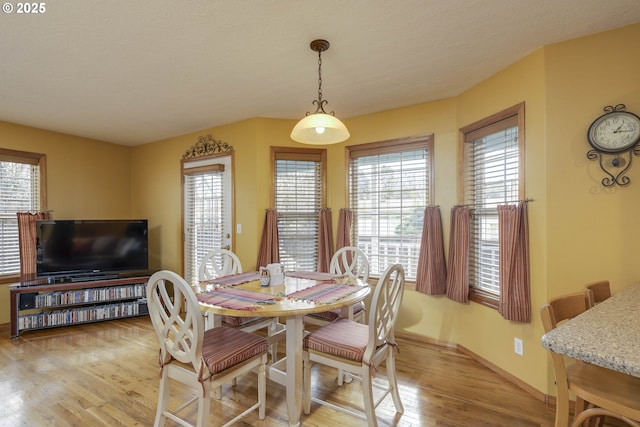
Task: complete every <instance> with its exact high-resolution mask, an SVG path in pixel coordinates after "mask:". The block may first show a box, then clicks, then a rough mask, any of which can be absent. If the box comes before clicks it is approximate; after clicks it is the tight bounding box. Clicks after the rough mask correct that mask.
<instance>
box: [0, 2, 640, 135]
mask: <svg viewBox="0 0 640 427" xmlns="http://www.w3.org/2000/svg"><path fill="white" fill-rule="evenodd" d="M13 4H14V5H17V3H13ZM45 7H46V11H45V12H44V13H42V14H28V15H27V14H18V13H17V12H16V10H14V11H13V12H12V13H1V14H0V121H6V122H12V123H17V124H23V125H27V126H32V127H36V128H43V129H48V130H53V131H58V132H63V133H68V134H72V135H80V136H84V137H88V138H94V139H98V140H102V141H108V142H113V143H117V144H123V145H138V144H143V143H147V142H152V141H157V140H160V139H164V138H169V137H173V136H177V135H182V134H185V133H189V132H194V131H198V130H201V129H206V128H209V127H213V126H218V125H222V124H227V123H232V122H236V121H239V120H244V119H248V118H253V117H270V118H286V119H298V118H300V117H302V116H303V115H304V113H305V112H306V111H308V110H313V109H314V108H313V106H312V105H311V102H312V101H313V100H314V99H316V97H317V77H318V76H317V65H318V64H317V54H316V53H314V52H312V51H311V50H310V48H309V43H310V42H311V40H313V39H316V38H325V39H327V40H329V42H330V43H331V48H330V49H329V50H328V51H327V52H325V53H323V55H322V60H323V61H322V62H323V63H322V78H323V86H322V88H323V96H324V99H326V100H327V101H328V102H329V104H328V106H327V110H334V111H335V112H336V115H337V116H338V117H340V118H342V119H348V118H349V117H353V116H359V115H362V114H367V113H373V112H377V111H383V110H387V109H390V108H395V107H400V106H406V105H411V104H417V103H421V102H426V101H430V100H435V99H441V98H446V97H450V96H455V95H458V94H459V93H461V92H462V91H464V90H466V89H468V88H469V87H471V86H473V85H474V84H476V83H478V82H480V81H482V80H483V79H485V78H487V77H488V76H490V75H492V74H493V73H495V72H496V71H498V70H500V69H502V68H504V67H506V66H508V65H509V64H512V63H513V62H515V61H517V60H518V59H520V58H522V57H524V56H526V55H527V54H529V53H531V52H533V51H534V50H535V49H538V48H540V47H542V46H544V45H547V44H551V43H554V42H558V41H562V40H567V39H572V38H576V37H580V36H584V35H586V34H591V33H596V32H600V31H604V30H607V29H611V28H616V27H621V26H624V25H628V24H632V23H636V22H640V0H607V1H603V0H400V1H388V0H350V1H344V0H324V1H322V2H317V1H310V0H242V1H241V0H237V1H234V0H224V1H222V0H193V1H184V0H182V1H176V0H135V1H132V0H65V1H48V2H45ZM0 143H1V140H0Z"/></svg>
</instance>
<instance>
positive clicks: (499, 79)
mask: <svg viewBox="0 0 640 427" xmlns="http://www.w3.org/2000/svg"><path fill="white" fill-rule="evenodd" d="M639 43H640V24H636V25H633V26H629V27H625V28H621V29H617V30H613V31H609V32H606V33H602V34H597V35H593V36H589V37H585V38H581V39H577V40H571V41H567V42H563V43H558V44H555V45H551V46H547V47H544V48H541V49H539V50H538V51H536V52H534V53H532V54H529V55H527V56H526V57H525V58H523V59H522V60H520V61H518V62H516V63H515V64H512V65H511V66H509V67H507V68H505V69H504V70H502V71H501V72H499V73H497V74H496V75H494V76H491V77H490V78H487V79H486V80H484V81H483V82H481V83H479V84H477V85H476V86H474V87H473V88H471V89H469V90H467V91H465V92H464V93H462V94H460V95H458V96H456V97H454V98H450V99H444V100H440V101H435V102H429V103H424V104H419V105H413V106H407V107H404V108H399V109H395V110H392V111H385V112H381V113H377V114H371V115H367V116H361V117H356V118H351V119H348V120H345V124H346V125H347V127H348V128H349V129H350V131H351V135H352V137H351V138H350V139H349V140H348V141H347V142H346V143H342V144H337V145H333V146H329V147H327V150H328V182H327V187H328V206H329V207H330V208H332V211H333V219H334V228H335V225H336V224H337V215H338V211H339V209H340V208H341V207H344V206H345V205H346V200H345V199H346V180H345V148H344V147H345V146H347V145H354V144H360V143H366V142H372V141H380V140H386V139H392V138H398V137H405V136H413V135H426V134H433V135H434V141H435V148H434V156H435V196H434V200H433V202H434V203H435V204H438V205H439V206H440V209H441V212H442V219H443V227H444V230H443V231H444V235H445V236H448V235H449V212H450V209H451V207H452V206H453V205H455V204H456V203H457V202H458V195H457V193H456V188H457V180H458V173H457V170H456V166H457V150H458V129H459V128H461V127H463V126H466V125H468V124H470V123H472V122H474V121H477V120H479V119H482V118H484V117H486V116H489V115H491V114H493V113H496V112H498V111H500V110H502V109H504V108H507V107H510V106H513V105H515V104H518V103H520V102H525V105H526V106H525V117H526V123H525V153H526V163H525V176H526V184H525V185H526V196H527V197H529V198H532V199H533V202H532V203H530V204H529V229H530V239H531V245H530V250H531V298H532V308H533V313H532V318H533V322H532V323H531V324H518V323H514V322H509V321H506V320H504V319H502V318H501V317H500V316H499V315H498V313H497V312H496V311H495V310H492V309H489V308H487V307H484V306H481V305H479V304H475V303H470V304H459V303H455V302H452V301H450V300H448V299H447V298H444V297H442V296H427V295H423V294H419V293H416V292H412V291H408V292H407V293H406V295H405V299H404V303H403V307H402V314H401V317H400V319H399V322H398V329H399V330H400V331H401V332H407V333H411V334H417V335H422V336H424V337H428V338H430V339H436V340H440V341H444V342H451V343H458V344H460V345H462V346H464V347H465V348H468V349H469V350H471V351H473V352H474V353H476V354H478V355H479V356H480V357H482V358H484V359H486V360H487V361H489V362H491V363H493V364H495V365H497V366H499V367H500V368H501V369H504V370H505V371H507V372H509V373H510V374H511V375H513V376H515V377H517V378H518V379H519V380H521V381H522V382H524V383H526V384H528V385H530V386H531V387H533V388H535V389H536V390H539V391H540V392H542V393H548V394H554V393H555V387H554V385H553V380H552V372H551V368H550V363H549V360H548V355H547V354H546V352H545V351H544V350H543V349H542V347H541V346H540V336H541V335H542V326H541V324H540V321H539V319H538V307H539V306H540V305H541V304H542V303H543V302H544V301H545V300H546V299H548V298H549V297H550V296H553V295H556V294H559V293H563V292H569V291H573V290H576V289H579V288H580V287H581V286H582V284H583V283H586V282H589V281H592V280H598V279H603V278H605V279H609V280H611V282H612V286H613V290H614V292H615V291H617V290H619V289H622V288H623V287H625V286H627V285H628V284H630V283H631V282H633V281H635V280H637V279H638V277H639V276H640V266H639V265H638V263H637V262H636V260H635V258H636V254H638V253H640V251H639V249H640V247H639V246H640V243H639V242H640V239H639V237H640V236H639V234H640V227H637V224H636V218H637V216H638V213H640V197H638V188H639V186H640V166H638V165H637V164H635V167H632V169H631V171H630V173H629V177H630V178H631V180H632V183H631V185H630V186H629V187H627V188H619V187H617V188H614V189H603V188H602V186H601V185H600V179H601V178H602V176H603V175H602V172H601V171H600V169H599V167H598V166H597V164H596V163H595V162H591V161H588V160H586V158H585V153H586V151H587V150H588V148H589V146H588V144H587V142H586V138H585V134H586V130H587V128H588V126H589V124H590V123H591V121H592V120H593V119H595V117H597V116H598V115H599V114H600V113H601V109H602V107H603V106H605V105H609V104H617V103H624V104H626V105H627V107H628V109H629V110H630V111H635V112H636V113H640V82H639V81H638V78H637V70H638V69H639V66H640V56H638V55H633V52H635V51H636V47H637V46H638V45H639ZM294 123H295V120H274V119H266V118H255V119H251V120H246V121H243V122H239V123H233V124H229V125H226V126H220V127H216V128H211V129H205V130H202V131H200V132H195V133H192V134H188V135H183V136H180V137H176V138H169V139H166V140H163V141H158V142H154V143H151V144H146V145H142V146H138V147H132V148H126V147H120V146H116V145H112V144H106V143H101V142H97V141H90V140H86V139H82V138H76V137H70V136H66V135H59V134H55V133H52V132H45V131H41V130H36V129H30V128H25V127H20V126H15V125H9V124H0V147H6V148H14V149H22V150H28V151H37V152H45V153H46V154H47V155H48V160H49V163H48V166H49V177H48V180H49V184H50V185H49V200H50V203H49V207H50V208H52V209H53V210H54V211H55V213H54V217H57V218H61V217H64V216H73V217H92V216H104V217H118V216H132V217H145V218H148V219H149V225H150V240H151V254H150V264H151V267H152V268H168V269H172V270H176V271H181V270H182V261H181V251H182V249H181V245H182V243H181V235H180V232H181V224H180V222H181V209H180V195H181V190H180V158H181V156H182V154H183V153H184V152H185V150H187V149H188V148H189V147H190V146H192V145H194V144H195V143H196V142H197V140H198V137H199V136H202V135H206V134H212V135H213V136H214V138H215V139H218V140H221V141H224V142H227V143H229V144H231V145H232V146H233V147H234V165H233V167H234V176H235V178H234V179H235V196H234V197H235V222H236V223H240V224H242V234H236V235H235V236H234V248H235V251H236V252H237V253H238V255H239V256H240V259H241V261H242V264H243V266H245V269H251V268H254V267H255V260H256V257H257V253H258V246H259V240H260V234H261V229H262V224H263V221H264V210H265V208H268V207H269V205H270V191H271V182H270V180H271V175H270V171H271V169H270V164H269V147H270V146H272V145H274V146H286V145H290V146H295V145H298V144H296V143H294V142H292V141H291V139H290V138H289V132H290V130H291V128H292V126H293V125H294ZM105 159H107V161H105ZM636 163H638V160H636ZM80 176H81V177H82V179H77V177H80ZM80 195H82V196H80ZM445 246H446V247H448V242H446V241H445ZM0 291H1V292H3V293H4V294H6V292H4V289H3V288H0ZM6 300H7V299H6V298H5V297H4V296H3V295H2V294H0V304H5V302H6ZM0 313H1V314H0V323H3V322H6V321H8V315H5V313H6V311H5V310H4V306H0ZM514 337H518V338H521V339H523V341H524V356H523V357H521V356H517V355H515V354H514V352H513V339H514Z"/></svg>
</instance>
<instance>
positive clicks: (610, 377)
mask: <svg viewBox="0 0 640 427" xmlns="http://www.w3.org/2000/svg"><path fill="white" fill-rule="evenodd" d="M592 305H593V293H592V292H591V290H590V289H585V290H584V291H581V292H575V293H570V294H565V295H561V296H558V297H555V298H553V299H551V300H550V301H549V302H548V303H547V304H544V305H543V306H542V307H541V308H540V315H541V317H542V325H543V326H544V330H545V332H549V331H551V330H552V329H555V328H556V326H558V324H560V323H561V322H563V321H566V320H568V319H571V318H572V317H575V316H577V315H579V314H581V313H583V312H584V311H586V310H588V309H590V308H591V307H592ZM585 333H586V334H588V333H589V331H585ZM549 354H550V355H551V360H552V362H553V369H554V372H555V378H556V386H557V398H556V418H555V427H566V426H568V425H569V392H572V393H573V394H574V395H575V397H576V403H575V409H574V421H573V424H572V426H574V427H577V426H579V425H581V423H583V422H584V421H586V420H587V419H588V418H591V417H602V416H610V417H614V418H617V419H620V420H625V419H629V420H636V421H637V420H640V399H638V396H640V378H636V377H633V376H631V375H627V374H623V373H621V372H616V371H613V370H611V369H606V368H602V367H600V366H596V365H592V364H589V363H585V362H580V361H576V360H573V359H570V358H566V357H563V356H562V355H560V354H558V353H554V352H553V351H549ZM572 362H573V363H572ZM589 405H593V406H594V407H595V408H589V407H588V406H589ZM596 408H597V411H594V410H592V409H596ZM587 411H590V412H587ZM631 425H635V424H631Z"/></svg>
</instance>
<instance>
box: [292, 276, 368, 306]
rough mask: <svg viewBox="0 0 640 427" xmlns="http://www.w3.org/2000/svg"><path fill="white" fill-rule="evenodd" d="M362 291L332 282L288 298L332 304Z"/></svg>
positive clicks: (354, 286) (318, 285) (353, 286)
mask: <svg viewBox="0 0 640 427" xmlns="http://www.w3.org/2000/svg"><path fill="white" fill-rule="evenodd" d="M360 289H362V287H361V286H358V285H343V284H340V283H336V282H335V281H333V280H331V281H327V282H324V283H319V284H317V285H315V286H312V287H310V288H307V289H302V290H300V291H296V292H294V293H291V294H289V295H287V298H293V299H299V300H306V301H311V302H314V303H317V304H330V303H332V302H335V301H338V300H339V299H342V298H344V297H346V296H347V295H351V294H352V293H354V292H358V291H359V290H360Z"/></svg>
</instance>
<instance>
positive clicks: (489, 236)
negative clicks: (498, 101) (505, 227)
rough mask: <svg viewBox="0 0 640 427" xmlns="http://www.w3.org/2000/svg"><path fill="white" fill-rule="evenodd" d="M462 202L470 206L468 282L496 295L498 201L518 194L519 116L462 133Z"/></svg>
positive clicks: (513, 198) (513, 199)
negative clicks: (463, 172)
mask: <svg viewBox="0 0 640 427" xmlns="http://www.w3.org/2000/svg"><path fill="white" fill-rule="evenodd" d="M464 157H465V165H466V168H465V183H464V188H465V193H464V198H465V204H468V205H469V206H471V207H472V208H473V215H472V216H471V230H470V232H471V235H470V241H471V248H470V249H471V250H470V254H469V255H470V257H469V282H470V284H471V286H472V287H475V288H478V289H480V290H482V291H485V292H489V293H490V294H495V295H499V293H500V285H499V279H500V278H499V271H500V265H499V259H500V257H499V255H500V252H499V247H498V239H499V235H498V205H499V204H505V203H514V202H517V201H518V200H519V197H520V196H519V195H520V184H519V183H520V162H519V158H520V150H519V143H518V116H511V117H509V118H506V119H503V120H500V121H498V122H495V123H492V124H491V125H489V126H485V127H483V128H481V129H478V130H475V131H473V132H470V133H468V134H466V135H465V143H464Z"/></svg>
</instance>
